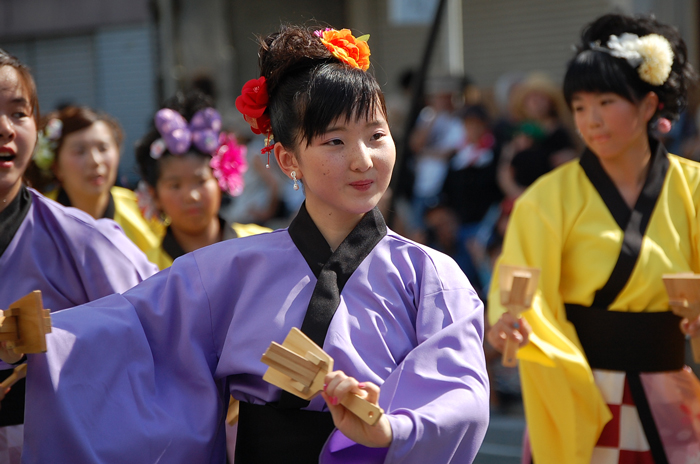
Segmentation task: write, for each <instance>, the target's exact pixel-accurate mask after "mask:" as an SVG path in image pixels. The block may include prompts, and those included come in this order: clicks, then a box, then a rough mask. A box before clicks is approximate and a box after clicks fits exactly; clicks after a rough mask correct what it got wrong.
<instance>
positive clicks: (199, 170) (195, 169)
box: [154, 153, 221, 235]
mask: <svg viewBox="0 0 700 464" xmlns="http://www.w3.org/2000/svg"><path fill="white" fill-rule="evenodd" d="M209 160H210V158H209V157H205V156H199V155H197V154H192V153H190V154H185V155H176V156H175V155H173V156H167V157H163V158H161V159H160V177H159V178H158V182H157V184H156V188H155V195H154V197H155V201H156V206H157V207H158V209H160V210H161V211H162V212H163V213H164V214H165V215H166V216H168V217H169V218H170V227H172V228H173V229H177V230H178V231H181V232H183V233H185V234H187V235H198V234H200V233H202V232H204V231H205V230H206V228H207V227H208V226H209V225H210V224H211V222H212V221H218V220H219V219H218V213H219V207H220V206H221V190H220V189H219V184H218V182H217V180H216V178H215V177H214V174H213V173H212V170H211V168H210V167H209Z"/></svg>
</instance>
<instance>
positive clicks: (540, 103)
mask: <svg viewBox="0 0 700 464" xmlns="http://www.w3.org/2000/svg"><path fill="white" fill-rule="evenodd" d="M553 105H554V104H553V102H552V100H551V98H550V97H549V95H547V94H546V93H544V92H541V91H539V90H531V91H530V92H528V93H527V95H525V98H524V100H523V109H524V111H525V114H526V115H527V117H528V118H529V119H534V120H541V119H545V118H547V117H548V116H550V114H551V113H552V107H553Z"/></svg>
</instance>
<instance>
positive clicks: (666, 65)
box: [591, 32, 673, 85]
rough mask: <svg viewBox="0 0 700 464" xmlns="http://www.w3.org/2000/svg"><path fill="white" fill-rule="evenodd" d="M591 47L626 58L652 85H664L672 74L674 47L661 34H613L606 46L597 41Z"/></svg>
mask: <svg viewBox="0 0 700 464" xmlns="http://www.w3.org/2000/svg"><path fill="white" fill-rule="evenodd" d="M591 49H593V50H597V51H601V52H605V53H609V54H610V55H612V56H614V57H617V58H624V59H625V60H627V62H628V63H629V64H630V66H632V67H633V68H635V69H637V72H638V73H639V78H640V79H642V80H643V81H644V82H647V83H649V84H651V85H662V84H663V83H664V82H666V79H668V76H669V75H670V74H671V65H672V64H673V48H671V43H670V42H669V41H668V39H666V37H664V36H662V35H659V34H649V35H645V36H642V37H639V36H638V35H636V34H630V33H628V32H625V33H624V34H622V35H620V37H618V36H616V35H611V36H610V39H608V43H607V44H606V46H605V47H603V46H601V45H600V43H599V42H596V43H593V44H591Z"/></svg>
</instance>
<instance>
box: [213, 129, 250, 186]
mask: <svg viewBox="0 0 700 464" xmlns="http://www.w3.org/2000/svg"><path fill="white" fill-rule="evenodd" d="M246 151H247V149H246V147H245V146H244V145H239V144H238V142H237V141H236V137H235V136H234V135H233V134H226V133H224V132H222V133H221V135H219V148H218V149H217V150H216V153H214V156H213V157H212V159H211V161H210V163H209V166H211V169H212V171H213V172H214V177H216V179H217V180H218V182H219V187H220V188H221V190H223V191H225V192H228V193H229V194H230V195H232V196H234V197H235V196H238V195H240V194H241V193H243V187H244V186H245V183H244V181H243V174H244V173H245V172H246V171H247V170H248V162H247V161H246Z"/></svg>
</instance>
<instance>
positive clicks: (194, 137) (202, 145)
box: [151, 108, 221, 159]
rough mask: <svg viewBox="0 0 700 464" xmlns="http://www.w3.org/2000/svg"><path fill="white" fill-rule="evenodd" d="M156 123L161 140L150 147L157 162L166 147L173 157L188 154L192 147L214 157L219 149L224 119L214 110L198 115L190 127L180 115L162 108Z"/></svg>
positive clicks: (193, 117) (201, 112)
mask: <svg viewBox="0 0 700 464" xmlns="http://www.w3.org/2000/svg"><path fill="white" fill-rule="evenodd" d="M155 123H156V129H157V130H158V133H159V134H160V136H161V137H162V139H158V140H156V141H155V142H153V143H152V144H151V157H152V158H154V159H158V158H160V157H161V156H162V154H163V151H164V150H163V143H164V144H165V147H166V148H167V149H168V151H169V152H170V153H172V154H173V155H182V154H184V153H187V151H188V150H189V149H190V146H192V145H194V146H195V147H196V148H197V150H199V151H200V152H202V153H206V154H213V153H214V152H215V151H216V149H217V148H219V133H220V132H221V115H219V112H218V111H216V110H215V109H214V108H205V109H203V110H200V111H197V112H196V113H195V114H194V116H192V120H191V121H190V122H189V124H188V123H187V121H186V120H185V118H184V117H182V115H181V114H180V113H178V112H177V111H174V110H171V109H170V108H163V109H161V110H158V112H157V113H156V117H155ZM159 141H160V143H158V142H159Z"/></svg>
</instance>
